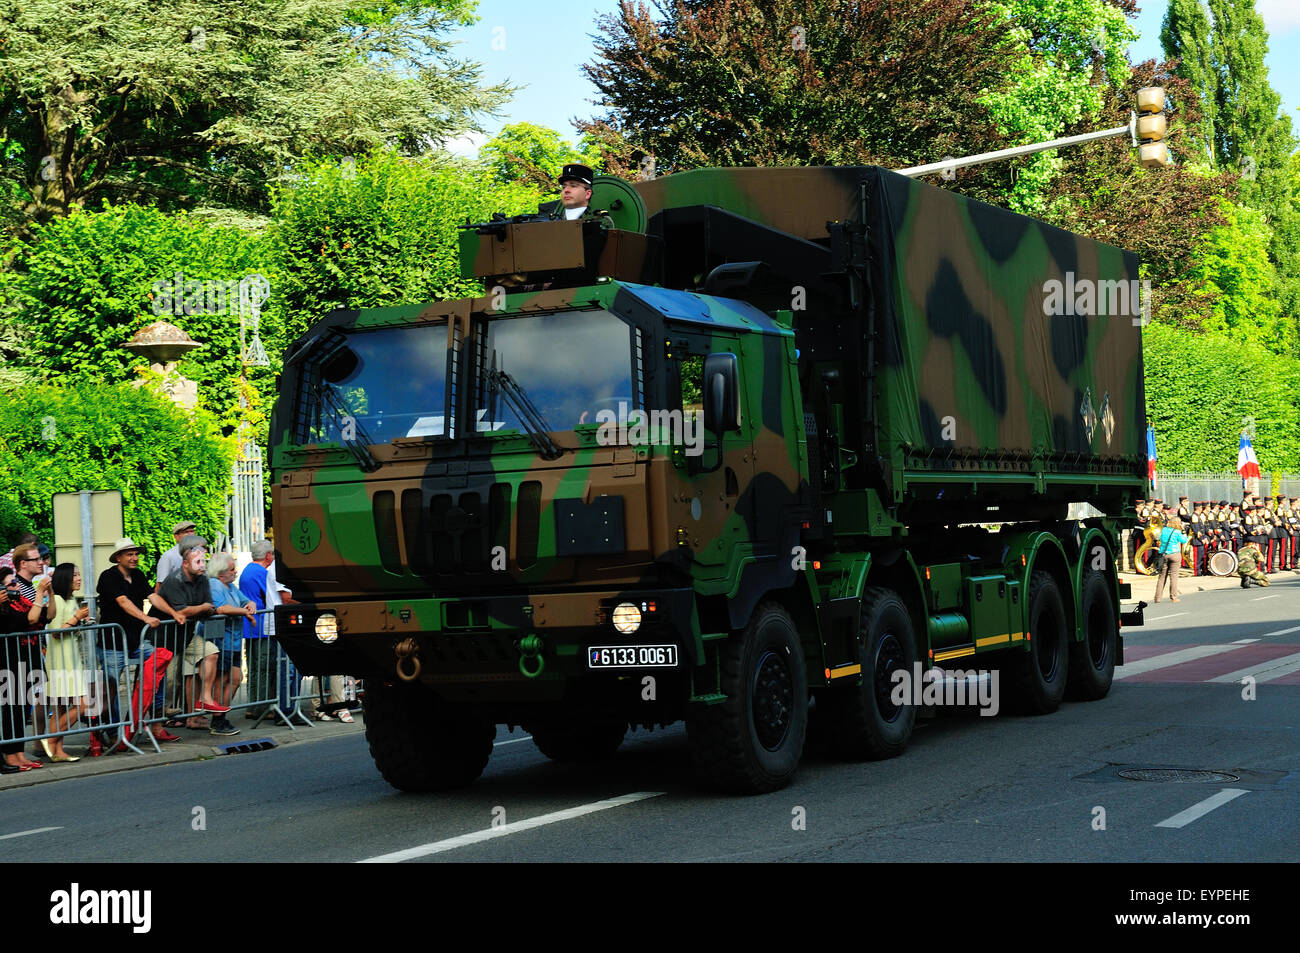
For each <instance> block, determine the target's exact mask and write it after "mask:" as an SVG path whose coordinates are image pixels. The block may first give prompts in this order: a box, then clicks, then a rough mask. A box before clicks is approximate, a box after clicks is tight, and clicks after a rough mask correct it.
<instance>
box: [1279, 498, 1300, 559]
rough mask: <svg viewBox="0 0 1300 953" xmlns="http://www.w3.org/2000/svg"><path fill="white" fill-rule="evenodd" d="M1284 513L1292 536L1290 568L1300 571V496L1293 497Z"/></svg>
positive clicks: (1288, 530)
mask: <svg viewBox="0 0 1300 953" xmlns="http://www.w3.org/2000/svg"><path fill="white" fill-rule="evenodd" d="M1282 512H1283V517H1284V518H1285V519H1286V527H1287V532H1288V533H1290V534H1291V565H1290V568H1291V569H1293V570H1296V569H1300V496H1293V497H1291V499H1290V500H1288V501H1287V505H1286V509H1284V510H1283V511H1282Z"/></svg>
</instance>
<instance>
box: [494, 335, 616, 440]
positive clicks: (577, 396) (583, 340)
mask: <svg viewBox="0 0 1300 953" xmlns="http://www.w3.org/2000/svg"><path fill="white" fill-rule="evenodd" d="M631 341H632V332H631V330H630V329H629V327H628V326H627V325H626V324H624V323H623V322H622V321H621V320H619V319H618V318H617V317H615V316H614V315H612V314H610V313H609V312H608V311H604V310H598V311H568V312H561V313H559V314H544V315H523V316H520V317H511V318H497V319H494V320H492V321H489V322H488V323H487V324H486V325H485V326H483V330H481V334H480V337H479V355H478V360H479V362H480V364H479V366H480V373H479V376H478V381H479V383H478V387H477V388H476V394H477V400H476V407H477V410H476V429H477V430H478V431H480V432H488V431H493V432H495V431H502V430H518V431H521V432H524V433H527V432H529V430H530V426H529V422H528V421H526V420H521V419H520V417H519V414H518V412H517V410H516V407H515V406H514V404H515V403H516V402H514V401H511V400H510V399H508V396H509V395H507V394H503V393H502V392H501V388H500V387H496V388H494V387H493V386H492V384H491V377H492V375H491V374H490V373H489V372H490V371H491V370H492V369H493V368H494V367H495V370H497V371H499V372H502V373H504V374H505V375H508V376H509V378H510V380H511V381H512V382H513V383H514V385H515V387H516V389H517V392H522V394H523V395H524V396H525V397H526V399H527V401H528V402H529V403H530V404H531V405H532V407H533V408H535V409H536V411H537V417H538V418H540V421H542V422H544V424H543V425H544V427H545V429H546V430H548V431H563V430H572V429H574V428H575V427H578V426H581V425H584V424H590V425H592V426H595V425H596V423H597V420H596V415H597V413H599V412H600V411H601V410H609V411H611V412H613V413H614V414H615V415H617V414H618V413H619V405H620V404H622V405H623V408H624V410H623V413H624V414H625V415H626V413H627V412H628V411H630V410H632V409H634V408H637V407H640V406H641V399H640V393H639V391H640V388H639V387H634V380H633V367H632V344H631Z"/></svg>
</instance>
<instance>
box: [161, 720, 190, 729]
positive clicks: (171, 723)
mask: <svg viewBox="0 0 1300 953" xmlns="http://www.w3.org/2000/svg"><path fill="white" fill-rule="evenodd" d="M162 726H163V727H164V728H186V727H188V726H187V725H186V724H185V719H184V718H168V719H167V720H166V721H164V722H163V723H162Z"/></svg>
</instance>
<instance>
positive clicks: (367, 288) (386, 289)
mask: <svg viewBox="0 0 1300 953" xmlns="http://www.w3.org/2000/svg"><path fill="white" fill-rule="evenodd" d="M299 173H300V175H301V178H300V180H299V181H297V182H295V183H293V184H291V185H290V186H287V187H284V188H281V189H278V190H277V191H276V194H275V219H276V225H275V229H274V235H275V239H276V241H277V243H278V246H279V248H280V254H281V256H282V262H283V269H284V271H283V302H284V307H285V313H286V327H285V341H286V343H287V342H290V341H292V340H293V339H294V338H296V337H297V336H298V335H299V334H301V333H302V332H303V331H305V330H306V329H307V328H308V327H309V326H310V325H311V324H312V323H313V322H315V321H317V320H319V319H320V318H322V317H324V316H325V315H326V314H327V313H329V312H330V311H332V310H334V309H336V308H366V307H377V306H382V305H393V304H411V303H416V302H421V301H433V300H437V299H446V298H462V297H473V296H475V295H481V294H482V293H483V286H482V284H481V283H480V282H476V281H467V280H465V279H463V278H461V277H460V268H459V258H458V254H459V232H458V229H457V225H459V224H462V223H464V221H465V220H466V218H469V219H472V220H474V221H483V220H485V219H487V218H490V217H491V214H492V213H493V212H498V211H500V212H505V213H507V214H512V215H514V214H519V213H522V212H527V211H536V208H537V203H538V201H539V200H540V199H541V198H542V195H541V194H540V193H539V192H538V191H536V190H535V189H530V188H528V187H527V186H523V185H498V184H493V183H484V182H483V181H482V175H481V173H480V172H479V171H478V170H477V169H476V168H475V167H474V166H472V165H471V164H469V163H465V162H460V161H455V160H451V159H438V158H435V157H422V158H419V159H411V158H405V157H402V156H400V155H397V154H395V153H393V152H376V153H374V154H372V155H370V156H368V157H366V158H364V159H363V160H362V161H360V162H359V163H357V165H356V166H355V167H350V166H340V165H339V164H338V163H337V162H330V161H325V160H322V161H320V162H315V163H306V164H304V165H303V166H302V167H301V168H300V169H299Z"/></svg>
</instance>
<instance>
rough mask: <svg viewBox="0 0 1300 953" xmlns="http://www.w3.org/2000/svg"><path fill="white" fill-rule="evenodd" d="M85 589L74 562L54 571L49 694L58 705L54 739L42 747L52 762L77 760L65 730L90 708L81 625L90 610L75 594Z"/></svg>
mask: <svg viewBox="0 0 1300 953" xmlns="http://www.w3.org/2000/svg"><path fill="white" fill-rule="evenodd" d="M80 588H81V570H79V569H78V568H77V567H76V566H74V565H73V564H72V563H60V564H59V565H58V567H56V568H55V570H54V579H53V581H52V584H51V586H50V589H51V590H52V591H53V593H54V621H52V622H51V623H50V624H49V627H50V628H51V629H54V630H59V629H62V630H65V631H64V632H63V633H60V632H57V631H54V632H51V633H50V634H49V637H48V638H49V642H48V644H47V646H46V649H45V673H46V676H47V677H48V679H49V681H48V683H47V684H46V691H45V697H46V700H47V702H48V703H50V704H52V705H53V706H54V721H53V725H52V727H51V730H52V731H55V732H58V734H56V735H55V737H53V738H48V739H45V740H43V741H42V742H41V746H42V747H43V748H44V749H45V753H46V755H47V756H48V757H49V759H50V760H51V761H77V760H80V759H78V758H74V757H72V756H71V755H69V754H68V753H67V752H66V751H64V750H63V737H62V735H63V733H64V732H66V731H67V730H68V729H69V728H71V727H72V726H73V725H75V724H76V723H77V720H78V719H79V718H80V717H81V713H82V712H83V711H85V709H86V661H85V653H84V652H83V647H82V641H83V640H82V634H83V633H82V631H81V626H82V625H83V624H84V623H85V622H87V621H88V620H89V619H90V610H89V609H87V608H85V607H84V606H81V605H80V604H78V602H77V599H76V597H75V596H73V595H72V594H73V593H74V592H76V591H77V590H78V589H80Z"/></svg>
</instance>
